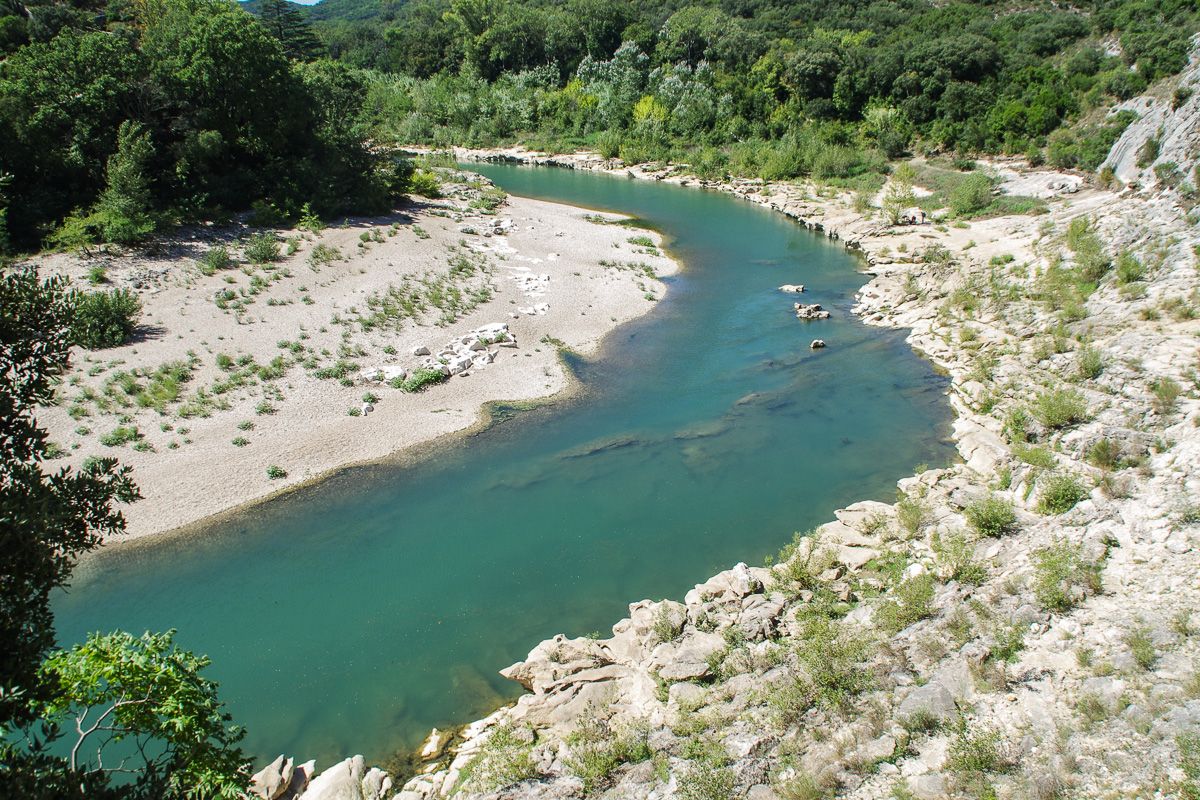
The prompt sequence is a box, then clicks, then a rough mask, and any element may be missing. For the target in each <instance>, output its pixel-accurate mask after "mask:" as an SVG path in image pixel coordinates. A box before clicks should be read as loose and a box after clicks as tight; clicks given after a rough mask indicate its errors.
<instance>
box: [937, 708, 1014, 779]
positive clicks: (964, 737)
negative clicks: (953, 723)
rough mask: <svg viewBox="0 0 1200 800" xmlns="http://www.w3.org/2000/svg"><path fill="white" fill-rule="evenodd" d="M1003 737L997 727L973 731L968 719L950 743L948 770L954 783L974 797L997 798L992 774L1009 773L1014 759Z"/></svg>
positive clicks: (947, 761) (960, 726)
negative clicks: (991, 782) (968, 724)
mask: <svg viewBox="0 0 1200 800" xmlns="http://www.w3.org/2000/svg"><path fill="white" fill-rule="evenodd" d="M1003 747H1004V739H1003V737H1002V736H1001V734H1000V731H998V730H996V729H995V728H978V729H975V730H972V729H971V728H969V727H968V726H967V725H966V723H965V721H964V722H962V723H960V725H959V729H958V732H957V734H956V735H955V737H954V739H953V740H952V741H951V742H950V749H949V751H948V753H947V758H946V770H947V771H948V772H949V773H950V774H951V775H953V776H954V781H955V783H956V784H957V785H958V786H959V787H960V788H962V789H964V790H965V791H966V793H967V794H968V795H969V796H972V797H994V796H995V790H994V789H992V787H991V785H990V784H989V782H988V775H989V773H994V772H1007V771H1008V770H1009V769H1011V768H1012V766H1013V761H1012V759H1010V758H1009V757H1008V756H1007V755H1006V754H1005V753H1004V749H1003Z"/></svg>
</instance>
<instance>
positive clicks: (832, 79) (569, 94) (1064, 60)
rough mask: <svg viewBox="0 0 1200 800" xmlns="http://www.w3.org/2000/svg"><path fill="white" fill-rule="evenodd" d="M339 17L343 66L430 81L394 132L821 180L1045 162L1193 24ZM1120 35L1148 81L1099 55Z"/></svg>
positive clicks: (1159, 16) (768, 3) (515, 3)
mask: <svg viewBox="0 0 1200 800" xmlns="http://www.w3.org/2000/svg"><path fill="white" fill-rule="evenodd" d="M326 5H330V2H329V0H327V2H326V3H323V4H321V6H318V8H321V7H322V6H326ZM331 8H332V7H331ZM338 8H339V9H343V11H341V12H339V13H338V14H336V15H334V16H337V17H338V19H337V20H336V21H330V22H318V23H317V28H318V31H319V33H320V34H321V35H322V36H324V37H326V39H327V41H328V42H330V48H331V52H333V53H334V55H335V56H336V57H337V58H339V59H340V60H344V61H345V62H347V63H351V64H356V65H357V64H371V65H372V66H375V67H376V68H379V69H382V70H395V71H398V72H402V73H404V74H407V75H410V76H413V77H414V78H416V79H420V82H397V81H390V80H388V81H379V82H378V83H377V84H376V89H377V92H378V94H377V102H376V103H375V104H374V105H375V108H373V109H372V113H373V114H376V116H375V119H376V121H377V122H378V123H379V125H380V126H381V128H382V129H383V130H384V131H385V132H386V133H388V134H390V135H392V136H394V137H396V138H397V139H399V140H405V141H412V140H419V141H426V142H433V143H439V144H449V143H458V144H475V145H488V144H498V143H504V142H509V141H514V140H523V141H525V142H530V143H536V144H537V145H538V146H539V147H542V148H546V149H561V150H570V149H574V148H577V147H580V146H584V145H592V146H594V147H596V148H597V149H598V150H599V151H600V152H601V153H602V155H604V156H605V157H613V156H615V155H618V154H619V155H620V157H622V158H624V159H626V160H630V161H646V160H663V159H671V160H676V161H683V162H686V163H689V164H692V165H696V163H697V162H698V161H703V162H707V163H705V164H704V165H703V169H704V171H705V173H706V174H707V175H710V176H713V175H715V176H717V177H721V176H723V174H724V172H725V169H724V167H723V165H713V166H710V164H711V162H712V161H713V159H712V158H711V156H705V157H704V158H703V159H697V158H696V157H695V155H696V153H697V152H705V151H706V149H707V148H720V149H721V150H722V151H723V152H724V154H725V155H726V156H727V157H728V158H729V162H730V163H729V166H730V168H729V170H728V171H729V172H732V173H734V174H742V175H762V176H763V177H778V178H786V177H795V176H798V175H805V176H807V175H813V176H814V177H817V178H818V179H821V180H830V181H839V180H840V181H845V180H852V179H855V178H858V177H859V176H861V175H863V174H866V173H869V172H871V171H872V170H878V169H880V165H878V164H876V163H875V162H876V161H877V160H879V159H882V158H884V157H888V158H895V157H897V156H899V155H901V154H902V153H903V152H905V151H906V150H907V149H908V148H909V147H910V146H912V144H913V142H914V140H916V141H917V142H919V143H920V144H921V146H923V147H926V148H931V149H941V150H944V151H956V152H961V153H964V154H966V155H965V156H964V159H963V160H964V162H966V161H970V156H969V153H971V152H973V151H977V150H987V151H1003V152H1009V153H1024V152H1034V153H1037V154H1040V153H1041V151H1042V149H1043V148H1045V147H1046V146H1047V144H1048V138H1047V137H1049V136H1050V135H1051V134H1053V133H1055V131H1058V130H1059V129H1060V128H1062V127H1063V126H1064V124H1070V123H1074V122H1076V121H1077V120H1079V119H1081V118H1083V116H1084V114H1085V113H1086V112H1089V111H1091V110H1092V109H1094V108H1097V107H1104V106H1106V105H1108V104H1110V103H1111V102H1112V101H1113V100H1117V99H1124V98H1127V97H1129V96H1132V95H1133V94H1136V93H1138V92H1141V91H1142V90H1143V89H1144V88H1145V87H1146V85H1147V84H1146V81H1147V79H1148V78H1153V77H1156V76H1158V75H1162V74H1167V73H1169V72H1174V71H1177V70H1178V69H1179V68H1180V67H1181V66H1182V65H1183V63H1184V62H1183V61H1182V60H1178V59H1176V58H1175V53H1176V52H1177V51H1179V49H1180V48H1181V47H1182V48H1183V50H1184V51H1186V48H1187V44H1188V42H1187V40H1188V36H1189V35H1190V33H1191V32H1192V31H1194V30H1195V28H1196V11H1195V10H1194V9H1193V8H1191V7H1189V6H1188V5H1187V4H1186V3H1184V2H1183V0H1171V2H1170V3H1168V4H1166V6H1163V5H1162V4H1159V6H1155V7H1152V4H1151V3H1149V2H1148V0H1090V1H1089V2H1086V3H1084V4H1083V5H1082V6H1078V7H1071V8H1066V7H1060V6H1059V7H1056V6H1052V5H1051V4H1049V3H1045V2H1038V3H1034V4H1033V5H1032V6H1028V7H1022V8H1020V9H1005V10H1004V12H1003V13H997V12H996V11H995V9H994V7H992V6H991V5H989V4H986V3H980V2H963V1H961V0H959V1H956V2H948V3H932V2H927V1H926V0H914V2H911V3H906V4H904V5H903V6H902V7H901V6H889V5H881V4H863V3H853V2H849V0H842V1H841V2H832V3H823V4H811V3H800V4H796V3H784V2H779V0H755V2H753V3H750V4H746V3H741V4H738V3H734V2H732V1H731V0H726V1H725V2H718V3H712V4H706V5H683V4H678V3H665V2H645V3H640V4H637V5H634V6H632V7H631V6H630V5H628V4H625V3H619V2H615V0H569V2H564V3H554V4H546V3H540V2H537V3H535V2H533V0H512V1H511V2H504V3H501V2H494V1H493V0H413V2H408V3H405V4H403V5H402V6H399V7H395V6H382V7H380V8H379V9H378V10H376V11H375V12H374V14H372V13H371V12H370V11H369V6H368V5H366V4H356V5H354V6H353V9H354V10H353V11H352V12H351V11H349V10H346V9H348V8H349V4H348V3H341V4H339V5H338ZM443 12H446V13H443ZM331 13H332V12H328V13H327V12H321V15H320V16H321V18H324V19H330V14H331ZM312 14H313V18H314V19H318V14H317V12H315V11H314V12H312ZM1147 20H1156V21H1155V22H1153V23H1149V24H1148V23H1147ZM372 26H374V27H376V28H377V27H380V26H383V27H386V28H387V29H386V30H385V31H384V32H383V33H382V34H380V33H379V31H378V30H372ZM1113 35H1116V36H1118V37H1120V38H1121V41H1122V44H1123V46H1124V47H1125V48H1126V55H1127V56H1128V58H1129V59H1130V60H1132V61H1134V62H1136V63H1137V65H1138V69H1137V70H1131V69H1130V68H1129V65H1128V64H1127V63H1125V62H1123V61H1122V59H1121V58H1119V57H1113V56H1109V55H1106V54H1105V52H1104V50H1102V49H1101V48H1100V47H1099V43H1100V42H1101V41H1102V40H1103V39H1105V38H1106V37H1111V36H1113ZM1127 122H1128V115H1121V116H1118V117H1116V118H1115V119H1112V120H1108V121H1105V122H1103V123H1100V124H1096V125H1091V126H1089V127H1085V128H1078V129H1076V128H1071V129H1069V130H1067V131H1066V132H1065V133H1061V134H1058V135H1056V137H1055V138H1054V139H1053V140H1052V141H1050V142H1049V144H1050V145H1051V148H1050V150H1051V152H1050V155H1051V158H1052V160H1054V161H1055V163H1057V164H1059V165H1062V166H1072V167H1083V168H1087V169H1092V168H1095V167H1096V166H1098V165H1099V163H1100V161H1101V160H1102V159H1103V157H1104V155H1105V154H1106V153H1107V148H1108V146H1109V145H1111V143H1112V141H1113V139H1114V138H1115V137H1116V136H1117V135H1118V134H1119V132H1120V130H1121V129H1122V128H1123V127H1124V125H1125V124H1127ZM814 134H816V135H814ZM810 140H817V141H815V142H812V144H815V145H817V146H815V147H811V148H810V147H809V144H810ZM740 150H745V151H750V153H746V152H742V153H739V152H738V151H740ZM754 151H758V152H757V153H755V152H754ZM747 156H748V157H747ZM768 162H772V163H768ZM852 188H861V187H858V186H855V187H852ZM969 190H975V191H974V192H973V193H971V192H969ZM963 192H964V196H963V197H962V198H960V200H961V202H960V204H959V205H960V208H963V209H969V208H971V207H975V208H976V210H978V209H980V208H982V207H983V205H986V204H982V205H981V203H980V196H981V192H982V183H980V182H979V181H976V182H973V183H968V184H965V188H964V190H963ZM960 213H970V212H969V211H964V212H960Z"/></svg>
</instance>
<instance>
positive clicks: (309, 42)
mask: <svg viewBox="0 0 1200 800" xmlns="http://www.w3.org/2000/svg"><path fill="white" fill-rule="evenodd" d="M258 21H259V22H261V23H262V25H263V27H264V28H266V29H267V32H268V33H270V34H271V35H272V36H274V37H275V39H276V41H278V42H279V44H280V45H282V47H283V52H284V53H285V54H286V55H287V57H288V58H291V59H295V60H297V61H311V60H312V59H314V58H316V57H317V56H318V55H320V54H321V52H322V50H324V48H323V47H322V46H321V42H320V40H319V39H317V35H316V34H315V33H313V29H312V26H311V25H309V24H308V20H306V19H305V18H304V14H303V13H302V12H301V11H300V9H298V8H297V7H296V6H295V4H294V3H290V2H288V0H260V3H259V6H258Z"/></svg>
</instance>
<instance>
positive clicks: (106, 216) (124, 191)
mask: <svg viewBox="0 0 1200 800" xmlns="http://www.w3.org/2000/svg"><path fill="white" fill-rule="evenodd" d="M153 158H154V144H153V143H152V142H151V141H150V131H148V130H147V129H146V127H145V126H144V125H142V124H140V123H137V122H131V121H129V120H126V121H124V122H122V123H121V127H120V128H118V129H117V152H115V153H113V154H112V155H111V156H109V159H108V169H107V171H106V185H105V187H104V191H103V192H102V193H101V195H100V200H99V202H97V203H96V215H97V217H98V218H99V224H100V229H101V233H102V235H103V237H104V240H105V241H106V242H115V243H117V244H126V245H127V244H133V243H135V242H138V241H141V240H142V239H144V238H145V237H146V236H147V235H149V234H150V233H151V232H152V231H153V230H154V216H153V215H152V214H151V209H152V207H153V205H154V200H153V196H152V195H151V191H150V183H151V172H150V170H151V167H152V164H151V161H152V160H153Z"/></svg>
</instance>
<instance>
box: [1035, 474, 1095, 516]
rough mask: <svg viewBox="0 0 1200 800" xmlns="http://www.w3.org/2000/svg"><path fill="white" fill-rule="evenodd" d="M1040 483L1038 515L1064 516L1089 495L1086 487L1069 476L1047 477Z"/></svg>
mask: <svg viewBox="0 0 1200 800" xmlns="http://www.w3.org/2000/svg"><path fill="white" fill-rule="evenodd" d="M1040 483H1041V491H1040V493H1039V495H1038V503H1037V511H1038V513H1039V514H1065V513H1067V512H1068V511H1070V510H1071V509H1072V508H1074V507H1075V505H1076V503H1078V502H1080V501H1081V500H1084V499H1086V498H1087V496H1088V495H1089V494H1090V493H1089V492H1088V490H1087V487H1085V486H1084V485H1083V484H1082V483H1080V482H1079V481H1078V479H1076V478H1075V477H1074V476H1071V475H1048V476H1046V477H1045V478H1044V479H1043V480H1042V481H1041V482H1040Z"/></svg>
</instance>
